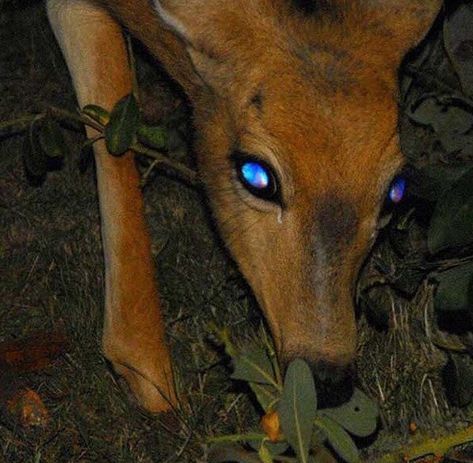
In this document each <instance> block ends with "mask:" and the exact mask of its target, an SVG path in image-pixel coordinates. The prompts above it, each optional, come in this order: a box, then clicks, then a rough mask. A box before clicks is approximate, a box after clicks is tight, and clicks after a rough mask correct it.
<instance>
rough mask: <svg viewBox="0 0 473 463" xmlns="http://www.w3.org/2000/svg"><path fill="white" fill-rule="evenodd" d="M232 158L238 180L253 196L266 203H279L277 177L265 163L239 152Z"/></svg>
mask: <svg viewBox="0 0 473 463" xmlns="http://www.w3.org/2000/svg"><path fill="white" fill-rule="evenodd" d="M233 157H234V162H235V169H236V173H237V176H238V179H239V180H240V182H241V184H242V185H243V186H244V187H245V188H246V189H247V190H248V191H249V192H250V193H251V194H252V195H253V196H256V197H257V198H261V199H264V200H267V201H273V202H280V201H281V198H280V196H279V191H278V190H279V185H278V181H277V177H276V175H275V174H274V172H273V169H272V168H271V166H270V165H269V164H268V163H267V162H265V161H263V160H260V159H259V158H258V157H256V156H254V155H251V154H246V153H241V152H236V153H234V155H233Z"/></svg>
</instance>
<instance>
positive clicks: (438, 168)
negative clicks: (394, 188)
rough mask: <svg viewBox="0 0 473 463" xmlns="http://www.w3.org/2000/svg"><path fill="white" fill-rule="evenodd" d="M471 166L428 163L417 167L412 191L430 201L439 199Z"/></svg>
mask: <svg viewBox="0 0 473 463" xmlns="http://www.w3.org/2000/svg"><path fill="white" fill-rule="evenodd" d="M470 168H471V164H469V163H464V164H428V165H426V166H423V167H422V168H421V169H416V171H415V175H414V176H413V178H412V188H411V189H410V191H412V192H413V193H414V194H415V195H416V196H418V197H420V198H424V199H427V200H428V201H431V202H433V201H437V200H438V199H439V198H440V197H442V196H443V194H444V193H445V190H447V189H449V188H451V186H452V185H453V183H454V182H456V181H457V180H458V179H459V178H460V177H461V176H462V175H464V174H465V172H467V171H468V170H469V169H470ZM410 186H411V185H410Z"/></svg>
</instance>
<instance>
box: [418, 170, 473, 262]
mask: <svg viewBox="0 0 473 463" xmlns="http://www.w3.org/2000/svg"><path fill="white" fill-rule="evenodd" d="M472 185H473V168H472V169H469V170H468V171H467V172H466V173H465V174H463V175H462V176H461V177H460V178H459V179H458V180H457V181H456V182H455V183H454V184H453V185H452V187H451V188H450V189H449V190H447V191H446V192H445V194H444V195H443V196H442V197H440V199H439V201H438V202H437V204H436V207H435V210H434V213H433V216H432V219H431V220H430V225H429V230H428V233H427V243H428V247H429V250H430V252H431V253H432V254H435V253H437V252H439V251H443V250H445V249H448V248H452V247H461V246H467V245H469V244H472V243H473V189H472V187H471V186H472Z"/></svg>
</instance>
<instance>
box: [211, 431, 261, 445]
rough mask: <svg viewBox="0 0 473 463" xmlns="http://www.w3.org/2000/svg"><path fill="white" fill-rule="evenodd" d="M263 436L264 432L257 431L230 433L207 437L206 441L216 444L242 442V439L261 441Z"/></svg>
mask: <svg viewBox="0 0 473 463" xmlns="http://www.w3.org/2000/svg"><path fill="white" fill-rule="evenodd" d="M265 438H266V435H265V434H261V433H259V432H250V433H248V434H232V435H230V436H217V437H209V438H208V439H207V442H208V443H209V444H218V443H221V442H242V441H249V440H257V441H261V440H263V439H265Z"/></svg>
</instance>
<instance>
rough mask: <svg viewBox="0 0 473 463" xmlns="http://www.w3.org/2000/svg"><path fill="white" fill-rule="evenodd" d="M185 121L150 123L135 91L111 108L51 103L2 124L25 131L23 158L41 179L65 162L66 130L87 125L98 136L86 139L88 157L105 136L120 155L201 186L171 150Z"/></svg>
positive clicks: (7, 131)
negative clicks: (142, 160) (70, 108)
mask: <svg viewBox="0 0 473 463" xmlns="http://www.w3.org/2000/svg"><path fill="white" fill-rule="evenodd" d="M78 123H79V124H80V126H78V125H77V124H78ZM179 123H180V120H179V119H177V120H172V121H171V122H169V123H168V121H163V123H162V125H157V126H151V125H147V124H145V123H144V122H143V120H142V118H141V113H140V110H139V106H138V103H137V101H136V99H135V97H134V96H133V94H130V95H126V96H125V97H123V98H122V99H121V100H120V101H118V102H117V104H116V105H115V106H114V108H113V109H112V111H111V112H108V111H107V110H106V109H104V108H102V107H100V106H97V105H87V106H85V107H84V108H83V109H82V110H81V111H79V112H78V113H73V112H70V111H66V110H64V109H59V108H55V107H50V108H47V109H46V110H45V111H44V112H42V113H39V114H33V115H26V116H24V117H21V118H19V119H15V120H13V121H8V122H3V123H1V124H0V135H3V136H8V135H15V134H18V133H20V134H24V136H25V142H24V150H23V162H24V166H25V170H26V173H27V174H28V176H29V177H30V178H31V179H32V180H34V181H35V182H36V183H40V182H42V181H44V179H45V178H46V175H47V172H48V170H49V169H50V167H51V165H54V164H58V163H59V164H60V163H61V162H62V161H63V160H64V158H65V157H66V156H67V153H68V147H67V144H66V143H65V140H64V135H63V130H64V128H68V129H74V130H81V127H82V125H85V126H88V127H90V128H92V129H94V130H95V131H96V132H97V135H96V136H95V137H93V138H91V139H88V140H86V141H85V142H84V143H83V146H82V150H81V151H82V155H83V156H85V155H86V154H87V153H90V147H91V146H92V145H93V144H94V143H96V142H97V141H98V140H102V139H104V140H105V143H106V146H107V149H108V151H109V152H110V153H111V154H112V155H114V156H123V155H124V154H125V153H127V152H128V151H133V152H135V153H136V154H138V155H140V156H144V157H146V158H150V159H152V164H151V168H152V169H154V168H161V169H164V170H166V171H171V172H173V173H174V174H175V175H177V176H178V177H179V178H180V179H182V180H183V181H185V182H187V183H189V184H191V185H198V184H199V181H198V179H197V174H196V172H195V171H193V170H192V169H190V168H189V167H187V166H186V165H184V164H182V163H180V162H177V161H175V160H173V159H171V158H170V157H169V156H167V155H166V154H165V153H167V152H170V151H172V150H173V149H175V148H176V147H175V146H174V145H175V143H176V137H175V136H173V137H172V139H171V137H170V136H169V134H172V133H173V124H179ZM179 142H181V143H182V140H179ZM171 145H172V146H171ZM148 173H149V172H148ZM145 177H146V174H145Z"/></svg>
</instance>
